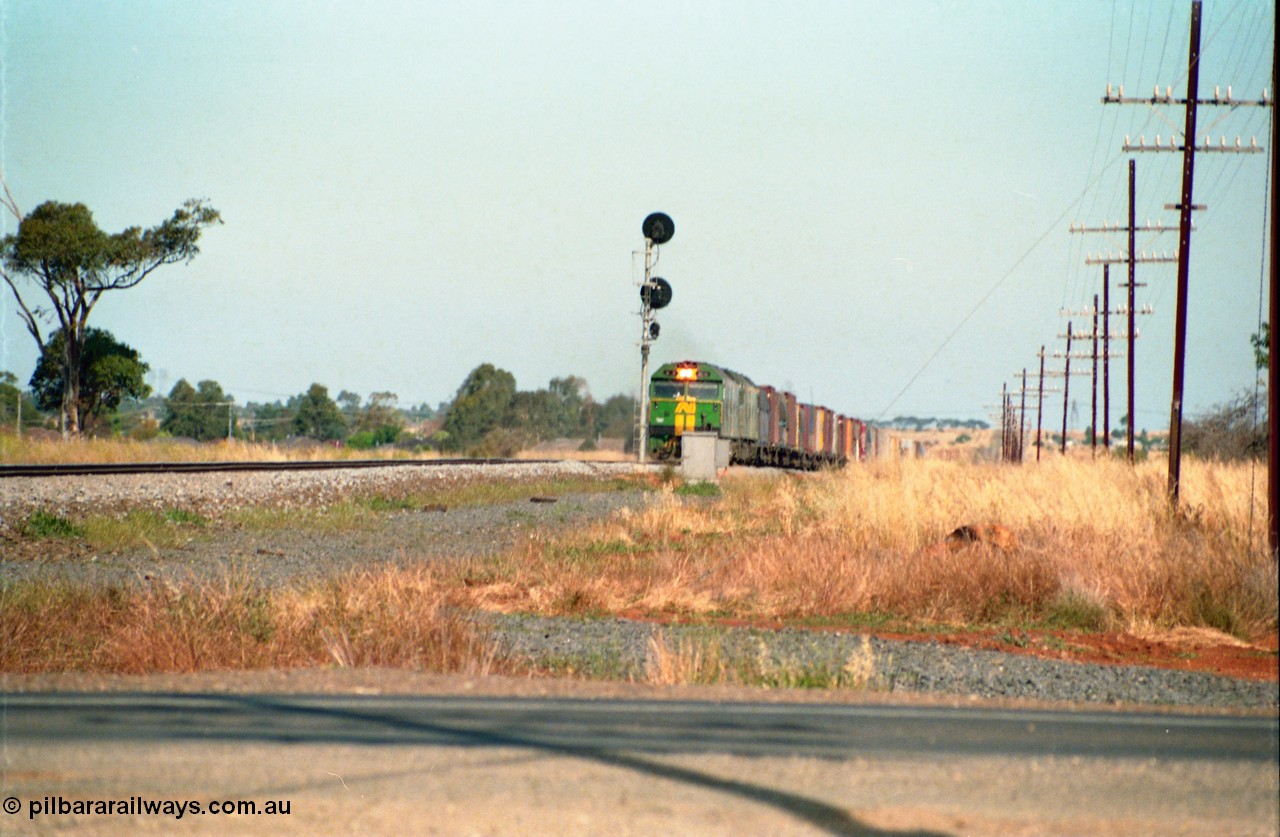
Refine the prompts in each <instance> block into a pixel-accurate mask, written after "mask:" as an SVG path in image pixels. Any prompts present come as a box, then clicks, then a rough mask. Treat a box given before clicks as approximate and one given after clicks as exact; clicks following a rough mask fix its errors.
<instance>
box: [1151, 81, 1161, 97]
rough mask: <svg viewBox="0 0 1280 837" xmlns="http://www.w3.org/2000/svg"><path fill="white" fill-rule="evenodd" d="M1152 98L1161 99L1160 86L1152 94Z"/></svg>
mask: <svg viewBox="0 0 1280 837" xmlns="http://www.w3.org/2000/svg"><path fill="white" fill-rule="evenodd" d="M1151 98H1153V99H1159V98H1160V85H1158V84H1157V85H1156V89H1155V92H1154V93H1152V94H1151Z"/></svg>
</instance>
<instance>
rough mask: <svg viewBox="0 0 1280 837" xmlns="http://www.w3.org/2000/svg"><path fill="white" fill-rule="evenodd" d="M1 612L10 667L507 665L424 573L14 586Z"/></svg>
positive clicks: (490, 668)
mask: <svg viewBox="0 0 1280 837" xmlns="http://www.w3.org/2000/svg"><path fill="white" fill-rule="evenodd" d="M0 612H2V613H3V614H4V618H3V619H0V671H7V672H42V671H66V670H78V671H90V672H94V671H104V672H107V671H109V672H118V673H144V672H194V671H216V670H234V669H258V668H290V667H299V666H317V665H326V664H328V665H338V666H387V667H399V668H415V669H422V670H426V671H433V672H457V671H464V672H475V673H486V672H497V671H501V670H503V666H504V664H503V662H502V661H501V660H498V659H496V658H495V657H494V655H493V652H492V651H491V649H490V645H489V643H488V642H487V641H486V638H485V636H484V634H483V632H482V631H480V630H479V629H478V628H477V627H476V626H475V625H474V623H473V622H471V621H470V620H468V619H466V618H465V615H464V614H463V613H462V612H460V611H459V610H458V609H457V608H455V607H451V606H450V605H449V602H448V596H447V594H446V591H445V590H444V589H443V588H442V586H441V585H440V584H439V582H438V581H437V580H436V578H435V577H433V576H432V575H431V573H429V572H428V571H426V570H422V569H418V570H398V571H389V570H384V571H376V572H360V573H353V574H349V575H346V576H343V577H341V578H338V579H335V580H332V581H329V582H324V583H319V584H316V585H313V586H310V587H307V588H305V589H301V590H270V591H268V590H263V589H260V588H256V587H254V586H253V585H251V584H249V583H247V582H244V581H227V582H224V583H222V584H220V585H219V584H214V585H204V586H198V587H195V586H187V587H176V586H170V585H166V584H163V583H152V584H148V585H146V586H143V587H140V588H136V589H130V590H121V589H118V588H111V589H94V590H87V589H81V588H73V587H70V586H67V585H58V584H21V585H15V586H12V587H0Z"/></svg>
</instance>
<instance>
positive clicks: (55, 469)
mask: <svg viewBox="0 0 1280 837" xmlns="http://www.w3.org/2000/svg"><path fill="white" fill-rule="evenodd" d="M556 461H558V460H554V459H326V460H297V461H282V462H112V463H82V464H59V465H0V479H5V478H12V477H70V476H107V475H112V474H199V473H216V472H219V471H334V470H339V469H343V468H414V467H416V468H447V467H451V466H455V465H510V464H526V465H537V464H546V463H549V462H556Z"/></svg>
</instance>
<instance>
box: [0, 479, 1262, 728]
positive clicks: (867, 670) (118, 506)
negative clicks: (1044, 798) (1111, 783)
mask: <svg viewBox="0 0 1280 837" xmlns="http://www.w3.org/2000/svg"><path fill="white" fill-rule="evenodd" d="M635 470H636V466H635V465H632V464H628V463H580V462H564V463H521V464H512V465H502V466H479V465H473V466H451V467H439V466H436V467H431V466H424V467H421V468H416V467H397V468H375V469H352V470H339V471H323V472H297V471H294V472H271V471H262V472H244V473H236V474H234V475H231V476H228V475H227V474H181V475H163V476H151V475H120V476H113V477H110V478H102V477H57V478H39V479H34V478H12V479H4V480H0V584H3V583H11V582H13V581H17V580H21V579H53V578H61V579H64V580H68V581H71V582H73V583H84V584H102V583H111V584H115V583H121V582H127V581H130V580H134V581H136V580H138V579H142V578H147V577H154V576H160V577H161V578H164V579H168V580H174V581H179V580H183V579H185V578H195V579H199V578H209V577H215V576H217V575H218V574H222V575H225V574H226V572H227V571H228V567H233V568H234V569H235V571H236V572H240V573H248V574H249V577H251V578H253V579H255V580H256V581H257V582H259V583H262V584H265V585H279V584H288V583H297V582H299V581H305V580H307V579H311V578H319V577H324V576H326V575H332V574H334V573H336V572H341V571H343V570H347V569H352V568H357V567H361V566H367V565H369V564H371V563H379V564H381V563H385V562H391V563H397V564H404V565H408V564H413V563H418V562H423V561H439V560H447V559H449V558H451V557H462V556H472V555H477V554H493V553H495V552H498V551H501V550H505V549H509V548H511V547H512V546H513V545H515V544H516V543H518V542H519V541H520V539H521V538H527V537H529V536H530V534H531V533H533V532H535V531H537V532H545V531H546V530H548V529H553V530H554V529H556V528H568V527H573V526H575V525H578V524H580V523H583V522H586V521H590V520H595V519H600V518H603V517H606V516H608V515H610V514H613V513H615V512H616V511H618V510H619V509H621V508H623V507H629V508H638V507H641V506H643V504H645V503H646V502H650V501H651V500H650V498H649V496H648V495H646V494H643V493H640V492H629V491H628V492H607V493H595V494H571V495H568V496H561V497H560V498H559V499H558V500H557V501H556V502H554V503H544V502H529V501H528V500H522V501H519V502H512V503H503V504H498V505H494V506H485V507H477V508H459V509H449V510H447V511H440V510H434V509H423V510H414V511H406V512H400V513H392V514H388V515H387V516H386V517H385V519H384V521H383V522H381V523H380V525H379V527H378V528H377V529H376V530H373V531H361V532H354V533H351V532H341V533H323V534H322V533H316V532H310V531H299V530H290V531H286V532H270V533H262V532H256V533H249V532H244V531H239V530H228V529H227V528H226V527H218V528H217V529H216V536H215V537H213V538H211V539H207V540H206V539H203V538H201V539H197V540H196V541H193V542H192V543H190V544H187V545H186V546H184V547H181V548H177V549H168V550H165V549H152V550H145V551H141V552H136V553H131V554H122V555H94V554H90V553H88V552H86V551H83V550H82V551H76V550H75V549H72V550H70V551H67V550H64V551H63V553H62V554H58V555H43V554H32V551H31V544H30V542H23V541H22V539H20V538H17V537H16V536H15V534H14V529H15V527H16V526H17V525H18V523H19V522H20V521H22V520H25V519H26V517H27V516H28V515H29V514H31V513H32V512H33V511H35V510H37V509H44V510H46V511H52V512H54V513H56V514H61V515H68V516H74V515H76V514H82V513H86V512H95V513H114V512H119V511H123V510H126V509H130V508H150V509H157V510H162V509H170V508H175V507H178V508H182V509H185V510H188V511H193V512H196V513H198V514H201V515H204V516H206V517H209V518H212V519H217V518H218V517H219V516H220V515H221V514H223V513H224V512H226V511H227V510H229V509H232V508H237V507H243V506H249V505H271V504H281V505H289V506H305V505H315V504H322V503H326V502H332V501H334V500H337V499H341V498H344V497H347V496H350V495H352V494H353V493H358V492H369V493H373V492H380V493H387V494H390V493H395V492H398V491H401V490H405V491H410V490H413V491H421V490H422V489H423V488H424V487H428V486H442V487H443V486H447V485H452V484H456V483H458V482H461V481H466V480H476V479H504V480H517V481H518V480H534V479H544V478H555V477H565V476H584V475H599V476H603V477H613V476H618V475H620V474H626V473H633V472H634V471H635ZM530 499H533V498H530ZM38 548H39V547H37V549H38ZM486 618H487V619H488V620H489V624H490V626H491V627H492V630H493V635H494V637H495V639H496V641H497V642H498V643H499V644H500V646H501V647H502V648H503V649H504V650H505V651H506V652H507V653H509V654H512V655H515V656H518V657H522V658H525V659H528V660H530V661H533V662H535V663H537V664H540V665H543V666H547V667H551V668H554V669H558V670H562V671H563V670H568V669H572V670H573V671H575V672H578V673H588V674H590V673H595V674H602V675H607V676H614V677H624V678H625V677H638V676H641V675H643V673H644V672H645V666H646V658H647V655H648V654H650V653H651V651H650V646H651V642H650V640H651V639H652V638H653V637H654V635H655V632H656V631H659V630H661V631H662V632H663V637H664V640H665V644H666V646H667V647H668V648H671V649H675V648H678V647H679V645H680V643H681V642H682V641H684V640H698V641H707V642H714V643H715V644H716V646H717V647H718V648H719V649H720V655H721V657H722V658H723V659H737V660H748V661H751V663H752V665H753V666H754V667H755V668H756V669H757V670H762V669H763V670H774V671H785V672H805V671H818V672H822V671H827V672H838V671H842V670H843V671H854V672H856V673H857V676H858V677H859V678H860V679H861V681H862V682H863V683H864V687H865V688H870V689H874V690H877V691H884V692H891V693H893V692H914V693H932V694H948V695H973V696H977V697H982V698H1014V699H1017V698H1029V699H1038V700H1050V701H1070V702H1080V703H1086V704H1088V703H1093V704H1099V703H1102V704H1145V705H1167V706H1197V707H1223V708H1232V709H1255V710H1256V709H1276V708H1277V707H1280V696H1278V694H1277V684H1276V683H1274V682H1258V681H1252V680H1241V679H1233V678H1228V677H1221V676H1215V675H1210V674H1202V673H1195V672H1184V671H1172V670H1166V669H1159V668H1149V667H1135V666H1107V665H1093V664H1083V663H1071V662H1064V661H1059V660H1048V659H1042V658H1037V657H1033V656H1028V655H1023V654H1008V653H1001V652H998V651H987V650H976V649H967V648H963V647H958V646H953V645H944V644H941V643H938V642H931V641H930V642H920V641H902V640H887V639H880V638H867V637H864V636H862V635H858V634H845V633H838V632H829V631H803V630H794V629H783V630H776V631H773V630H762V629H746V628H714V629H713V628H708V627H705V626H698V627H695V626H680V625H675V626H662V627H660V628H659V627H657V626H654V625H652V624H649V623H644V622H637V621H631V620H625V619H592V620H585V619H551V618H543V617H532V616H510V615H509V616H502V615H494V616H489V617H486Z"/></svg>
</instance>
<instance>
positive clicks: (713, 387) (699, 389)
mask: <svg viewBox="0 0 1280 837" xmlns="http://www.w3.org/2000/svg"><path fill="white" fill-rule="evenodd" d="M689 395H691V396H692V397H694V398H696V399H698V400H699V401H719V400H720V385H719V384H689Z"/></svg>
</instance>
